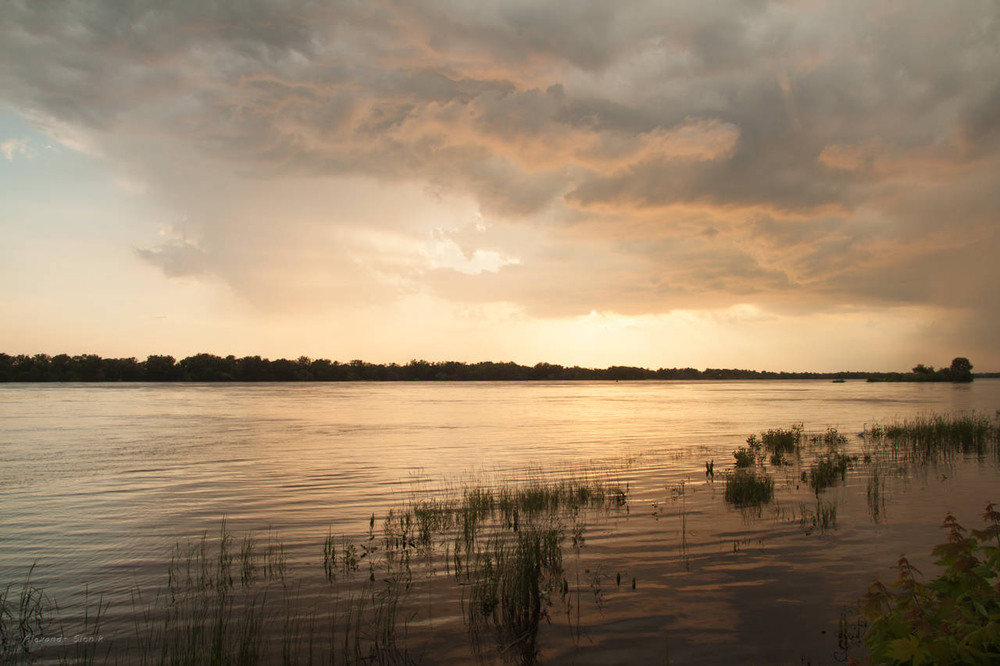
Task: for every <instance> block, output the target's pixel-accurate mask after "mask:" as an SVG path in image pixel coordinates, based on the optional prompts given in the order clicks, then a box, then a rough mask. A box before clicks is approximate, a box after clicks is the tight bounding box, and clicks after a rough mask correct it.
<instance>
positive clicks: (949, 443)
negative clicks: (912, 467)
mask: <svg viewBox="0 0 1000 666" xmlns="http://www.w3.org/2000/svg"><path fill="white" fill-rule="evenodd" d="M864 436H865V439H866V440H868V441H871V442H874V443H875V444H876V445H877V446H880V447H881V448H882V449H884V450H886V451H887V452H888V453H889V454H890V455H892V456H893V457H894V458H896V459H902V460H910V461H913V462H917V463H926V462H934V461H937V460H942V459H944V460H947V459H949V458H950V457H952V456H954V455H975V456H978V457H979V458H985V457H987V456H992V457H993V458H994V459H997V460H1000V412H998V413H997V414H996V415H995V416H994V417H993V418H990V417H988V416H986V415H985V414H978V413H972V414H962V415H956V416H952V415H933V416H921V417H917V418H915V419H910V420H906V421H903V422H892V423H888V424H876V425H874V426H872V427H871V428H867V427H866V429H865V432H864Z"/></svg>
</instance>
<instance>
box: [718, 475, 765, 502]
mask: <svg viewBox="0 0 1000 666" xmlns="http://www.w3.org/2000/svg"><path fill="white" fill-rule="evenodd" d="M773 498H774V480H773V479H772V478H771V477H769V476H768V475H767V474H757V473H755V472H754V470H753V469H746V468H738V469H736V470H735V471H732V472H726V491H725V499H726V502H728V503H729V504H732V505H734V506H736V507H741V508H742V507H750V506H760V505H761V504H764V503H766V502H770V501H771V500H772V499H773Z"/></svg>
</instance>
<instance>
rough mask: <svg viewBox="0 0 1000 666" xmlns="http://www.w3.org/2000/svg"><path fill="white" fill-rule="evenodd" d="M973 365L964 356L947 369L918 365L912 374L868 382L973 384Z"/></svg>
mask: <svg viewBox="0 0 1000 666" xmlns="http://www.w3.org/2000/svg"><path fill="white" fill-rule="evenodd" d="M994 375H996V373H986V376H994ZM972 379H973V375H972V363H970V362H969V359H967V358H965V357H964V356H959V357H958V358H956V359H953V360H952V362H951V365H950V366H949V367H947V368H941V369H940V370H935V369H934V366H933V365H924V364H923V363H918V364H917V365H916V366H914V368H913V371H912V372H907V373H900V372H892V373H889V374H888V375H886V376H884V377H880V378H869V380H868V381H883V382H958V383H962V382H971V381H972Z"/></svg>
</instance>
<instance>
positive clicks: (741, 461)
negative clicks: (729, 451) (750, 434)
mask: <svg viewBox="0 0 1000 666" xmlns="http://www.w3.org/2000/svg"><path fill="white" fill-rule="evenodd" d="M733 458H736V466H737V467H739V468H747V467H753V466H754V465H756V464H757V451H756V449H754V448H747V447H745V446H742V447H740V448H738V449H736V450H735V451H733Z"/></svg>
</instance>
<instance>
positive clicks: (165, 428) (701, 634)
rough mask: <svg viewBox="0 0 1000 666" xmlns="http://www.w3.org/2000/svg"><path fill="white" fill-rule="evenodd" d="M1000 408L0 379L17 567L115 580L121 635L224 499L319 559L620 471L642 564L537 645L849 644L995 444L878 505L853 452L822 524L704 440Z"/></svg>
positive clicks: (594, 657)
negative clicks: (765, 497)
mask: <svg viewBox="0 0 1000 666" xmlns="http://www.w3.org/2000/svg"><path fill="white" fill-rule="evenodd" d="M997 408H1000V380H978V381H976V382H974V383H973V384H966V385H951V384H868V383H864V382H854V381H849V382H846V383H839V384H838V383H831V382H825V381H743V382H740V381H718V382H715V381H698V382H657V381H644V382H621V383H615V382H482V383H479V382H475V383H448V382H440V383H438V382H434V383H342V384H339V383H338V384H320V383H309V384H263V383H261V384H212V385H208V384H8V385H0V589H2V588H3V587H4V586H6V585H7V584H11V585H13V586H14V587H15V588H16V587H17V585H19V584H20V582H21V581H22V580H23V578H24V576H25V575H26V572H27V570H28V568H29V567H31V565H34V567H35V568H34V571H32V574H31V575H32V581H33V584H35V585H37V586H38V587H39V588H42V589H44V590H45V593H46V595H47V596H48V598H50V599H52V600H54V601H56V602H57V603H58V604H59V606H60V608H61V609H62V612H64V613H66V614H67V615H68V616H72V615H73V614H74V612H76V611H78V610H79V609H80V608H82V606H83V605H84V603H85V601H86V599H90V600H92V598H93V595H97V594H100V595H103V598H104V599H105V601H106V602H107V603H108V604H109V611H108V612H107V613H106V619H105V622H106V624H105V628H104V630H102V632H101V633H102V638H101V640H102V641H104V640H109V641H110V640H112V639H114V637H115V636H116V635H119V634H123V633H127V631H128V629H127V625H128V616H129V610H128V608H129V599H130V591H131V590H134V589H135V588H136V587H154V586H156V585H161V584H162V583H163V579H164V577H165V575H166V573H165V572H166V562H167V560H168V558H169V556H170V553H171V549H172V547H173V546H174V545H175V544H177V543H185V542H188V541H191V540H195V539H198V538H199V537H200V536H201V535H203V534H205V533H209V534H214V533H217V532H218V531H219V527H220V522H221V520H222V519H223V518H225V519H226V521H227V527H228V529H230V530H231V531H232V532H233V533H235V534H237V535H239V534H244V533H247V532H250V531H254V532H256V533H258V534H263V533H266V532H268V531H269V530H270V531H272V532H273V533H275V534H277V535H278V537H279V538H280V540H281V541H282V542H283V544H284V545H285V547H286V548H287V556H288V562H289V567H290V568H292V569H294V568H296V567H298V568H303V569H305V568H308V567H315V566H317V560H319V562H322V558H321V557H320V555H319V551H321V550H322V546H323V540H324V536H326V535H328V534H337V535H363V534H364V533H365V531H366V530H367V529H368V523H369V521H370V519H371V518H370V517H371V516H372V515H373V514H374V515H375V516H376V517H378V519H381V517H382V516H384V515H385V513H386V511H387V510H388V509H390V508H392V507H393V506H398V505H399V504H401V503H404V502H406V501H407V499H408V498H413V497H414V496H415V495H418V494H420V493H424V494H430V495H443V494H446V493H447V491H448V489H449V488H451V489H454V488H457V487H461V486H462V485H463V484H468V483H486V484H488V483H495V482H501V483H502V482H506V481H509V480H511V479H514V480H517V479H523V478H525V477H526V476H529V475H533V476H541V477H544V478H554V477H558V476H560V475H563V476H566V475H568V476H572V475H584V476H585V475H589V474H600V473H611V474H613V475H614V476H615V477H616V478H618V479H620V480H624V482H626V483H627V484H628V488H629V501H628V506H627V512H621V511H619V512H617V513H616V514H614V515H610V516H605V517H604V518H602V519H600V520H598V521H597V522H595V523H594V526H592V527H590V528H588V529H590V532H589V534H590V538H589V539H588V540H587V545H586V546H585V547H584V548H583V549H581V551H582V552H585V553H586V557H587V558H588V559H587V562H589V563H590V564H589V565H588V566H590V567H592V570H591V569H588V570H587V573H588V575H590V574H591V573H593V571H597V572H598V574H600V573H601V572H602V571H603V572H604V575H607V576H610V575H611V574H612V573H614V574H615V576H617V577H620V576H622V575H624V576H625V580H626V584H619V582H618V580H617V579H616V580H615V581H614V582H609V580H610V579H609V578H605V579H604V583H603V587H602V586H601V581H600V576H597V577H596V578H594V579H593V580H591V582H590V583H588V588H587V589H588V590H589V591H590V592H593V593H594V596H599V599H598V601H599V604H598V607H597V608H596V610H594V609H590V608H588V610H587V612H588V613H589V615H588V619H587V620H586V621H584V622H581V624H584V625H586V631H584V632H582V633H581V632H579V631H578V632H577V635H576V636H575V638H574V640H572V641H566V640H562V639H559V638H553V639H552V641H551V642H550V643H549V644H548V645H546V644H545V643H544V641H542V642H541V647H540V649H539V655H540V659H541V661H543V662H544V661H553V662H559V663H630V662H637V661H645V660H647V659H649V658H655V659H657V660H660V661H663V658H664V657H666V658H668V659H669V661H670V663H714V662H718V661H726V660H730V659H738V660H742V661H757V662H759V663H764V662H767V663H799V661H800V660H801V659H809V660H811V661H812V663H834V662H835V661H837V660H838V659H839V658H840V657H843V656H845V655H844V654H843V650H842V649H840V647H839V646H838V637H837V635H836V633H837V620H838V618H839V617H840V613H841V610H842V609H844V608H846V607H848V606H849V605H850V604H851V603H852V601H853V600H854V599H856V598H857V597H858V596H860V595H861V594H863V593H864V591H865V588H866V587H867V585H868V584H869V583H870V582H871V581H872V580H873V579H874V578H875V577H877V576H878V577H882V578H883V579H886V580H888V579H889V578H891V577H892V573H893V572H892V566H893V564H894V563H895V560H896V558H897V557H898V555H899V554H900V553H902V552H906V553H908V554H911V555H912V556H913V558H914V561H916V562H919V563H921V564H923V565H924V566H929V562H928V560H929V558H928V553H929V550H930V547H931V546H932V545H933V544H935V543H937V542H939V541H940V540H941V534H940V531H939V530H938V529H937V525H938V524H939V523H940V520H941V518H943V517H944V515H945V513H946V512H949V511H951V512H954V513H955V515H956V516H958V517H959V518H960V520H965V521H967V522H969V523H971V524H972V525H973V526H976V520H978V516H979V514H981V513H982V509H983V506H984V505H985V503H986V502H987V501H988V500H993V501H997V500H1000V495H998V494H997V492H996V489H997V488H998V487H1000V483H998V482H1000V471H998V468H997V465H996V464H992V463H990V464H971V463H969V464H965V463H962V462H961V461H958V462H952V463H950V464H948V465H945V466H935V467H933V468H927V469H924V470H923V471H922V472H921V473H919V474H917V475H916V476H907V477H906V478H898V479H895V480H893V481H892V482H891V484H890V487H889V489H888V490H887V495H888V498H889V499H888V502H887V506H886V508H885V511H884V514H883V515H882V516H880V517H879V518H878V520H874V519H873V518H872V516H871V514H870V511H869V510H868V509H867V508H866V506H865V498H864V481H863V478H862V475H861V473H860V472H859V471H856V470H852V471H851V474H850V475H849V478H848V479H847V481H846V483H845V484H843V487H839V488H835V489H831V490H829V491H827V493H828V499H831V501H835V502H836V503H837V517H836V525H835V527H834V526H831V527H830V528H829V529H824V530H820V529H816V528H815V526H813V525H810V524H809V511H810V510H811V509H810V507H813V506H814V505H815V499H813V498H812V495H811V494H810V493H809V492H808V491H807V489H804V488H800V487H798V484H797V481H796V479H795V478H794V476H792V475H786V476H784V477H781V478H779V479H778V486H779V492H778V493H777V496H776V500H775V502H773V503H771V504H768V505H767V506H766V507H764V509H763V510H762V511H760V512H759V513H758V514H755V515H748V513H747V512H746V511H739V510H736V509H733V508H732V507H729V506H727V505H726V503H725V502H724V501H723V500H722V498H721V496H722V485H723V484H722V482H721V481H720V480H719V479H718V475H717V478H715V479H714V480H713V479H712V478H709V477H707V476H706V474H705V463H706V462H708V461H714V464H715V468H716V470H718V471H719V472H721V471H722V470H724V469H725V468H727V467H731V465H732V462H733V458H732V455H731V454H732V451H733V450H734V449H735V448H737V447H739V446H742V445H743V443H744V442H745V440H746V438H747V436H748V435H750V434H753V433H759V432H761V431H764V430H767V429H771V428H788V427H789V426H791V425H792V424H796V423H802V424H803V425H804V429H805V431H806V432H807V433H822V432H824V431H826V430H827V428H830V427H833V428H836V429H838V431H839V432H840V433H843V434H845V435H847V436H848V438H849V440H848V441H849V444H848V446H849V447H850V446H855V447H857V446H858V445H857V441H858V438H857V433H858V432H860V431H862V430H863V429H864V428H865V426H866V424H867V425H871V424H873V423H878V422H885V421H888V420H892V419H907V418H912V417H914V416H917V415H920V414H929V413H938V414H959V413H970V412H974V411H975V412H980V413H984V414H987V415H989V416H991V417H992V416H993V415H995V414H996V411H997ZM859 488H860V491H859V490H858V489H859ZM569 559H572V558H570V557H569V556H567V560H569ZM602 563H603V564H602ZM600 567H603V569H600ZM576 573H577V574H579V572H576ZM633 578H634V579H635V580H636V586H635V589H634V590H633V589H631V584H630V582H631V580H632V579H633ZM594 580H597V585H596V587H597V588H600V589H597V590H595V589H594V588H595V584H594ZM582 585H583V584H582V583H581V584H580V586H582ZM84 594H86V595H87V597H86V599H85V597H84ZM441 614H442V615H443V616H449V613H448V612H446V611H442V613H441ZM451 615H452V616H454V613H452V614H451ZM550 616H551V617H550V624H551V625H558V624H559V613H558V612H556V611H555V610H554V609H552V610H550ZM414 627H415V629H414V632H413V634H414V635H415V636H416V638H415V639H414V641H415V642H416V646H415V647H414V651H415V654H416V651H418V650H423V651H430V654H431V656H428V657H427V660H429V661H430V662H431V663H437V662H438V661H440V660H449V659H454V660H456V661H461V660H463V659H464V658H465V657H463V656H462V655H463V654H465V653H463V652H461V651H460V650H459V651H457V652H455V651H454V650H450V651H447V650H446V651H442V652H439V653H437V657H435V656H434V652H433V651H434V650H438V649H442V648H441V641H440V640H439V639H438V638H436V636H437V635H445V636H453V635H456V634H457V633H460V632H458V631H457V630H456V629H455V627H453V626H451V625H450V624H449V622H448V621H445V620H441V621H440V622H439V623H438V624H434V623H433V622H430V623H427V622H424V621H422V620H418V621H414ZM419 627H424V629H423V630H420V629H419ZM577 629H579V625H578V627H577ZM421 631H422V632H423V635H422V637H421ZM546 631H549V633H553V632H555V630H554V629H553V630H546ZM581 635H582V637H581ZM449 645H451V643H449ZM852 654H853V653H852ZM425 663H426V660H425Z"/></svg>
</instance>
